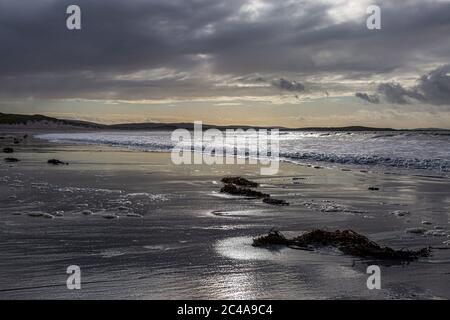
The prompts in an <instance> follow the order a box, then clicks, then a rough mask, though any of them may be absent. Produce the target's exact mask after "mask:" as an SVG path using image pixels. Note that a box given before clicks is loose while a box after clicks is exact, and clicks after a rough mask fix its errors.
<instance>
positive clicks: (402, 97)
mask: <svg viewBox="0 0 450 320" xmlns="http://www.w3.org/2000/svg"><path fill="white" fill-rule="evenodd" d="M378 92H379V93H380V94H382V95H383V96H384V97H385V98H386V100H387V102H390V103H396V104H407V103H409V100H408V98H412V99H416V100H424V99H423V96H422V95H421V94H420V93H419V92H418V91H417V90H416V89H407V88H404V87H403V86H402V85H401V84H399V83H394V82H392V83H382V84H380V85H379V86H378Z"/></svg>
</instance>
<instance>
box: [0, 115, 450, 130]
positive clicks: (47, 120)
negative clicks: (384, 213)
mask: <svg viewBox="0 0 450 320" xmlns="http://www.w3.org/2000/svg"><path fill="white" fill-rule="evenodd" d="M1 127H3V128H5V127H7V128H29V129H33V128H39V129H64V128H67V129H90V130H146V131H157V130H159V131H162V130H175V129H188V130H192V129H194V124H193V123H156V122H149V123H122V124H112V125H105V124H98V123H94V122H87V121H80V120H64V119H57V118H52V117H47V116H43V115H39V114H35V115H22V114H7V113H0V128H1ZM202 127H203V129H204V130H206V129H210V128H216V129H219V130H226V129H250V128H253V129H279V130H280V131H322V132H323V131H341V132H350V131H412V130H397V129H392V128H372V127H363V126H348V127H308V128H285V127H251V126H238V125H230V126H217V125H209V124H203V126H202ZM415 130H419V131H425V130H427V129H415ZM438 130H444V131H448V130H445V129H430V130H429V131H438Z"/></svg>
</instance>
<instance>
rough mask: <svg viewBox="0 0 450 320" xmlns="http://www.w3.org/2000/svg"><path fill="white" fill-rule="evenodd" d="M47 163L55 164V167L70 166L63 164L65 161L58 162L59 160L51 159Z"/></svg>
mask: <svg viewBox="0 0 450 320" xmlns="http://www.w3.org/2000/svg"><path fill="white" fill-rule="evenodd" d="M47 163H48V164H53V165H55V166H57V165H60V164H65V165H68V163H67V162H63V161H60V160H58V159H50V160H48V161H47Z"/></svg>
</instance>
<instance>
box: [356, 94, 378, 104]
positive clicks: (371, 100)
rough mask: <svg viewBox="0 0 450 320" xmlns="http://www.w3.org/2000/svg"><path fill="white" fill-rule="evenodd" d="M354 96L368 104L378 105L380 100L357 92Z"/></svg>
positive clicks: (375, 96) (374, 96)
mask: <svg viewBox="0 0 450 320" xmlns="http://www.w3.org/2000/svg"><path fill="white" fill-rule="evenodd" d="M355 96H356V97H357V98H360V99H362V100H365V101H367V102H370V103H374V104H378V103H380V98H379V97H378V96H377V95H370V94H367V93H364V92H357V93H355Z"/></svg>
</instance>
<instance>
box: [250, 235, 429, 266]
mask: <svg viewBox="0 0 450 320" xmlns="http://www.w3.org/2000/svg"><path fill="white" fill-rule="evenodd" d="M269 245H285V246H289V247H297V248H300V249H302V248H303V249H311V247H329V246H332V247H335V248H338V249H339V250H340V251H342V252H343V253H344V254H348V255H352V256H357V257H364V258H368V257H370V258H375V259H383V260H400V261H413V260H417V259H418V258H420V257H428V256H429V255H430V254H431V250H430V248H423V249H419V250H394V249H392V248H389V247H381V246H380V245H378V244H377V243H375V242H373V241H371V240H369V239H368V238H367V237H365V236H363V235H361V234H358V233H356V232H354V231H352V230H344V231H339V230H337V231H324V230H313V231H310V232H306V233H304V234H302V235H300V236H298V237H296V238H293V239H287V238H286V237H285V236H284V235H282V234H281V233H280V232H278V231H270V232H269V234H268V235H266V236H262V237H259V238H255V239H253V246H255V247H264V246H269Z"/></svg>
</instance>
